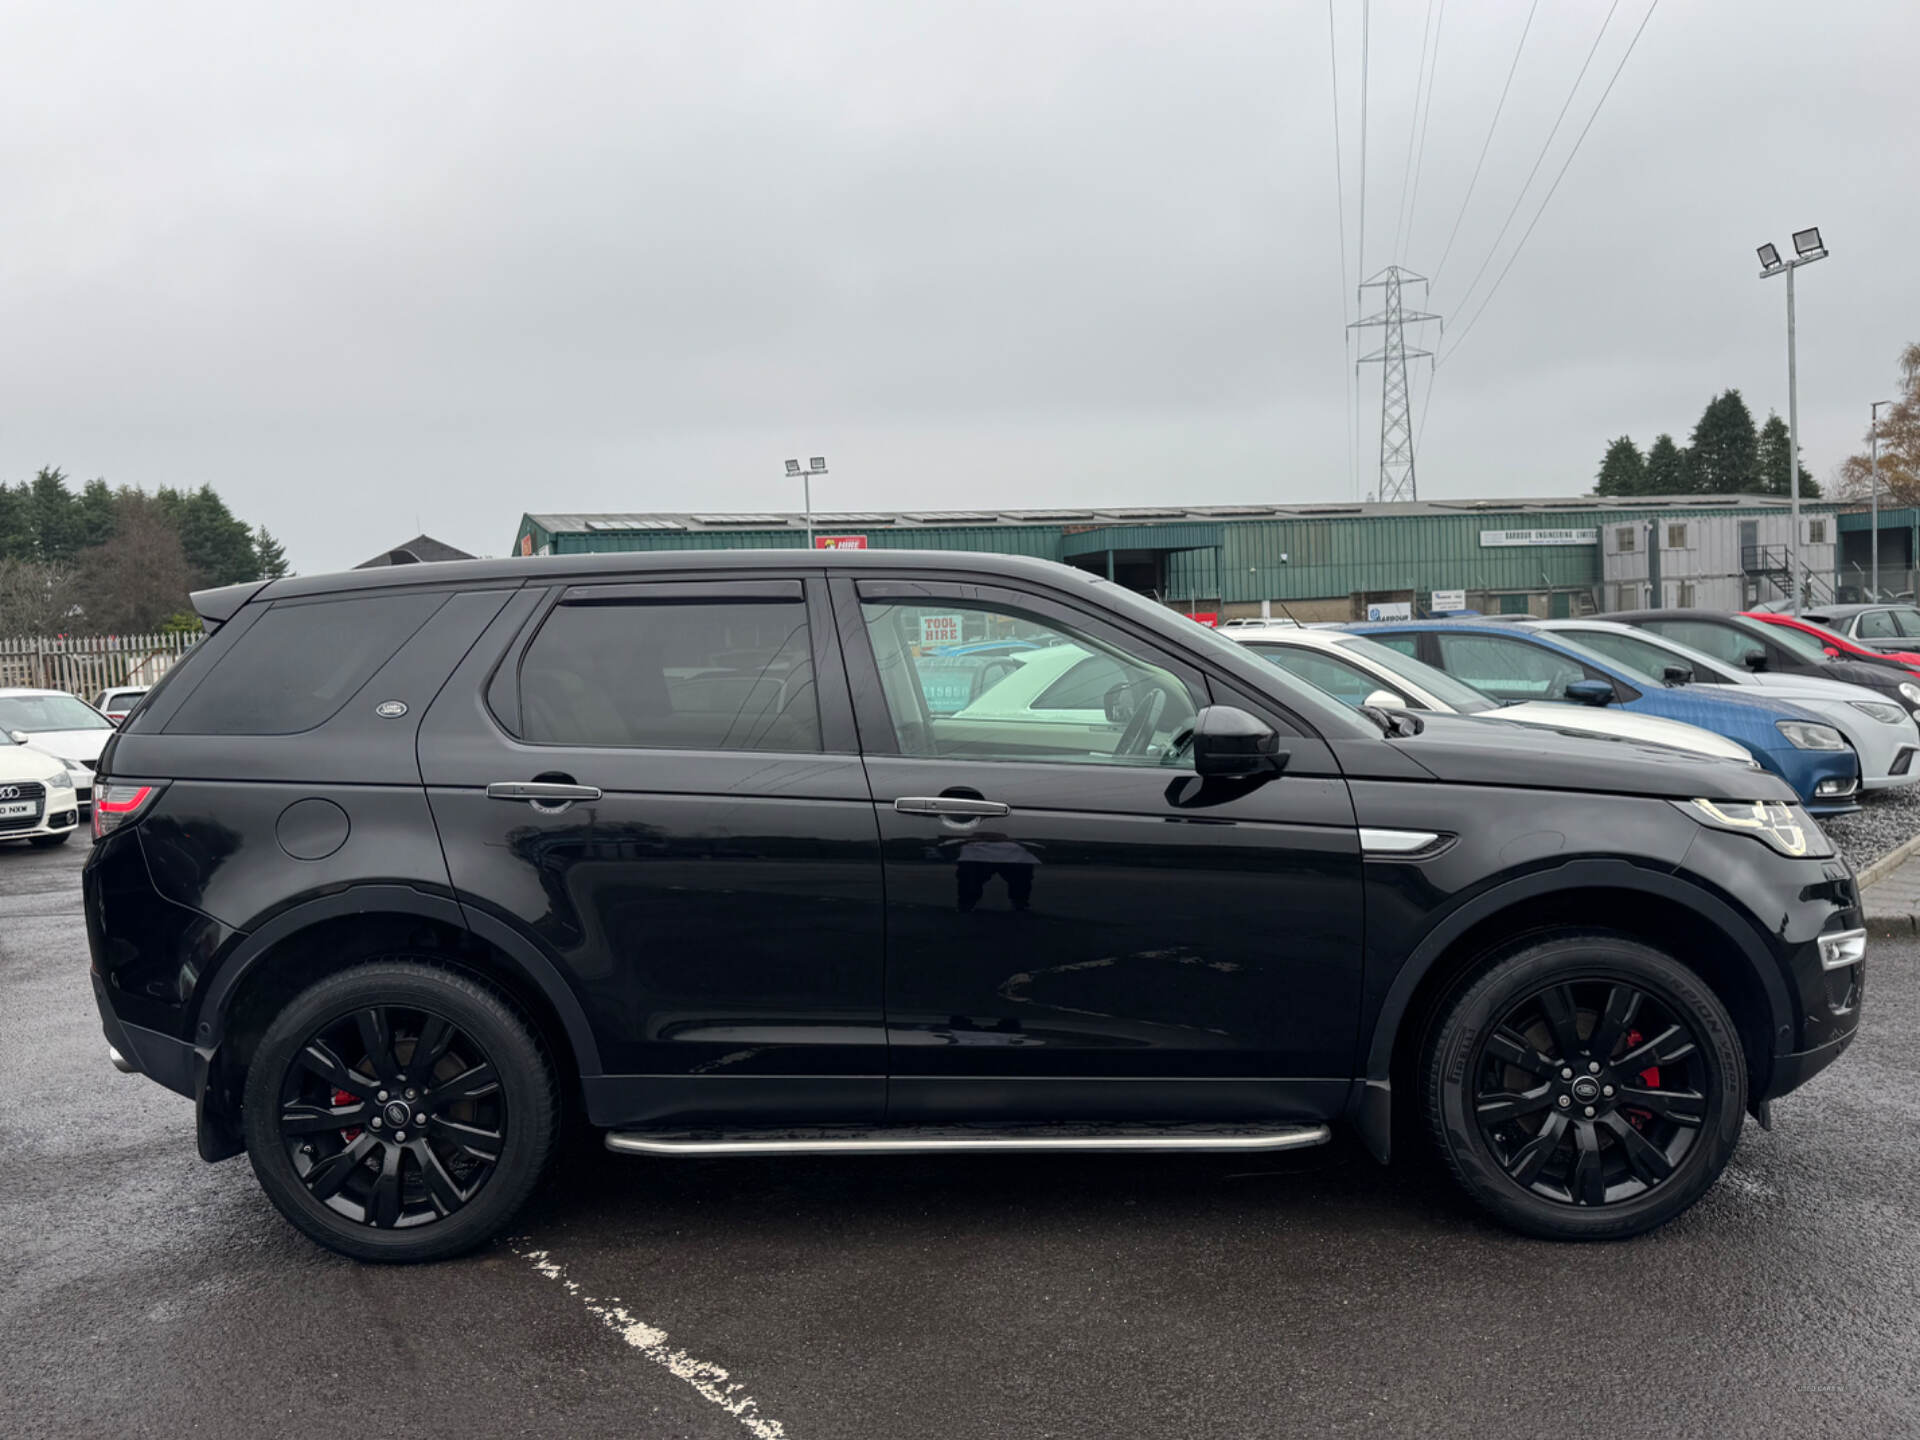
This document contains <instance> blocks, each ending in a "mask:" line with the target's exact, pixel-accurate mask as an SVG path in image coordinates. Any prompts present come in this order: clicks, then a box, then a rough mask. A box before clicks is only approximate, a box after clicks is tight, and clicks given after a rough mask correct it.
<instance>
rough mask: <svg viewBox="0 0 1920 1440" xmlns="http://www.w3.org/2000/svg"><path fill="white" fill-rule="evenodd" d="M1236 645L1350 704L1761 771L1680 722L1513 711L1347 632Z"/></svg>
mask: <svg viewBox="0 0 1920 1440" xmlns="http://www.w3.org/2000/svg"><path fill="white" fill-rule="evenodd" d="M1232 638H1233V639H1234V640H1236V641H1238V642H1240V643H1241V644H1243V645H1245V646H1246V647H1247V648H1248V649H1249V650H1252V651H1254V652H1256V653H1257V654H1260V655H1262V656H1264V657H1265V658H1266V659H1268V660H1270V661H1272V662H1273V663H1274V664H1275V665H1278V666H1279V667H1280V668H1281V669H1282V670H1285V671H1286V672H1287V673H1288V674H1290V675H1295V676H1298V677H1299V678H1300V679H1302V680H1305V681H1306V682H1307V683H1308V684H1309V685H1313V686H1316V687H1318V688H1319V689H1321V690H1324V691H1326V692H1327V693H1328V694H1329V695H1331V696H1333V697H1334V698H1335V699H1336V700H1342V701H1345V702H1346V703H1347V704H1349V705H1374V706H1379V707H1381V708H1384V709H1399V710H1406V709H1411V710H1433V711H1437V712H1439V713H1441V714H1452V715H1482V716H1486V717H1488V718H1489V719H1495V720H1515V721H1518V722H1519V723H1520V724H1522V725H1544V726H1547V727H1548V728H1549V729H1553V730H1578V731H1583V732H1585V733H1588V734H1592V735H1604V736H1608V737H1610V738H1612V739H1615V740H1639V741H1646V742H1651V743H1652V744H1656V745H1665V746H1667V747H1668V748H1670V749H1675V750H1692V751H1695V752H1697V753H1699V754H1702V755H1717V756H1719V757H1721V758H1722V759H1726V760H1738V761H1741V762H1742V763H1744V764H1747V765H1753V764H1755V763H1756V762H1755V761H1754V758H1753V756H1752V755H1751V754H1750V753H1749V752H1748V750H1747V748H1746V747H1745V746H1744V745H1741V744H1739V743H1737V742H1736V741H1733V740H1729V739H1727V737H1726V736H1724V735H1716V734H1714V733H1713V732H1712V731H1711V730H1702V729H1701V728H1700V727H1699V726H1697V725H1683V724H1681V723H1680V722H1679V721H1678V720H1662V719H1660V718H1659V717H1658V716H1654V715H1630V714H1627V713H1626V712H1624V711H1620V710H1602V709H1599V708H1597V707H1591V706H1586V705H1566V704H1561V703H1557V702H1554V701H1550V700H1523V701H1519V702H1517V703H1515V704H1511V705H1503V704H1501V703H1500V702H1499V701H1497V700H1494V699H1492V698H1491V697H1489V696H1487V695H1484V694H1482V693H1481V692H1480V691H1478V690H1476V689H1474V688H1473V687H1472V686H1471V685H1468V684H1466V683H1465V682H1464V681H1461V680H1456V679H1455V678H1454V677H1453V676H1451V675H1448V674H1447V673H1445V672H1444V671H1441V670H1436V669H1434V668H1433V667H1432V666H1431V665H1428V664H1426V663H1425V662H1423V661H1420V660H1415V659H1414V658H1413V657H1412V656H1410V655H1402V654H1401V653H1400V652H1399V651H1398V650H1394V649H1391V648H1389V647H1388V646H1385V645H1382V644H1380V643H1379V642H1377V641H1374V640H1369V639H1368V638H1367V637H1366V636H1364V635H1355V634H1353V633H1352V632H1350V631H1345V630H1296V631H1289V632H1288V633H1287V634H1285V635H1258V636H1243V635H1234V636H1233V637H1232Z"/></svg>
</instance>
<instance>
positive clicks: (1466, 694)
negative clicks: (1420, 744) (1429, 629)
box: [1340, 635, 1500, 715]
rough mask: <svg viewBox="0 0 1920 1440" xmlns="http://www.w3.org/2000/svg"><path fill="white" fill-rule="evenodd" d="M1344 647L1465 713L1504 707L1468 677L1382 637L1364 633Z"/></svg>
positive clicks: (1345, 643) (1479, 713)
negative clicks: (1457, 675) (1403, 650)
mask: <svg viewBox="0 0 1920 1440" xmlns="http://www.w3.org/2000/svg"><path fill="white" fill-rule="evenodd" d="M1340 648H1341V649H1342V650H1350V651H1352V652H1353V653H1354V654H1355V655H1363V656H1365V657H1366V658H1367V659H1369V660H1371V661H1373V663H1374V664H1376V665H1378V666H1380V668H1381V669H1383V670H1390V671H1392V672H1393V673H1394V674H1395V675H1400V676H1404V677H1405V678H1406V679H1408V680H1410V681H1412V682H1413V683H1414V684H1415V685H1418V686H1419V687H1420V688H1421V689H1422V690H1424V691H1426V692H1427V693H1428V694H1429V695H1431V696H1433V698H1434V699H1436V700H1438V701H1439V702H1440V703H1441V704H1442V705H1445V706H1446V707H1447V708H1448V709H1449V710H1455V711H1458V712H1459V713H1460V714H1462V715H1481V714H1484V713H1486V712H1487V711H1489V710H1497V709H1499V708H1500V702H1499V701H1498V700H1495V699H1494V698H1493V697H1492V696H1490V695H1488V694H1487V693H1486V692H1485V691H1484V690H1476V689H1474V688H1473V686H1471V685H1469V684H1467V682H1466V681H1464V680H1459V679H1456V678H1455V677H1453V676H1452V675H1449V674H1447V672H1446V671H1444V670H1436V669H1434V668H1433V666H1431V665H1429V664H1427V662H1426V661H1424V660H1416V659H1414V658H1413V657H1412V656H1411V655H1402V654H1401V653H1400V652H1399V651H1398V650H1395V649H1393V648H1392V647H1391V646H1388V645H1382V644H1381V643H1380V642H1379V641H1378V640H1369V639H1367V638H1366V637H1365V636H1364V635H1356V636H1354V637H1353V638H1352V639H1351V640H1343V641H1341V643H1340Z"/></svg>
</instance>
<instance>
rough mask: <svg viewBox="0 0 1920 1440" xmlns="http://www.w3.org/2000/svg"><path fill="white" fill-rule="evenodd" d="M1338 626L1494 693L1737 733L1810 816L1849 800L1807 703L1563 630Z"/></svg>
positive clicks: (1852, 781)
mask: <svg viewBox="0 0 1920 1440" xmlns="http://www.w3.org/2000/svg"><path fill="white" fill-rule="evenodd" d="M1341 628H1343V629H1347V630H1352V631H1355V632H1357V633H1359V634H1363V635H1366V636H1367V637H1368V638H1369V639H1372V640H1377V641H1379V642H1380V643H1381V644H1382V645H1388V646H1391V647H1392V648H1394V649H1396V650H1398V651H1400V652H1401V653H1402V654H1406V655H1411V656H1413V657H1414V658H1415V659H1418V660H1424V661H1425V662H1426V663H1427V664H1429V665H1432V666H1434V667H1436V668H1438V669H1441V670H1444V671H1446V672H1447V673H1448V674H1449V675H1452V676H1454V677H1455V678H1457V679H1460V680H1464V681H1466V683H1467V684H1469V685H1471V686H1473V687H1474V689H1476V690H1480V691H1483V692H1485V693H1486V694H1488V695H1491V696H1492V697H1493V698H1494V699H1496V700H1502V701H1516V700H1564V701H1568V702H1570V703H1574V704H1584V705H1618V706H1620V707H1621V708H1622V709H1623V710H1631V711H1634V712H1636V713H1639V714H1643V715H1658V716H1659V717H1661V718H1662V719H1664V720H1679V721H1681V722H1683V723H1684V724H1688V725H1698V726H1699V727H1700V728H1701V729H1703V730H1711V731H1713V732H1714V733H1715V734H1716V735H1724V736H1726V737H1727V738H1728V739H1729V740H1735V741H1738V742H1739V743H1740V744H1742V745H1744V746H1746V748H1747V749H1748V750H1749V751H1750V752H1751V753H1752V755H1753V758H1754V759H1755V760H1757V761H1759V762H1760V764H1761V765H1763V766H1765V767H1766V768H1767V769H1769V770H1771V771H1772V772H1773V773H1774V774H1776V775H1778V776H1779V777H1780V778H1781V779H1783V780H1785V781H1786V782H1787V783H1788V784H1789V785H1791V786H1792V787H1793V788H1794V789H1795V790H1796V791H1798V792H1799V795H1800V798H1801V799H1802V800H1804V801H1806V804H1807V809H1808V810H1810V811H1812V812H1813V813H1814V814H1816V815H1835V814H1842V813H1844V812H1846V811H1849V810H1853V809H1855V808H1857V806H1856V800H1855V797H1856V796H1857V795H1858V794H1859V790H1860V762H1859V759H1858V758H1857V757H1856V756H1855V755H1854V753H1853V748H1852V747H1851V746H1850V745H1848V744H1847V740H1846V737H1845V736H1844V735H1842V734H1841V733H1840V732H1839V731H1838V730H1836V729H1835V728H1834V727H1833V726H1831V725H1829V724H1827V723H1826V722H1825V721H1823V720H1822V719H1821V718H1820V717H1819V716H1817V715H1815V714H1813V713H1812V712H1811V711H1808V710H1804V709H1801V708H1800V707H1799V706H1797V705H1792V704H1789V703H1787V702H1786V701H1782V700H1770V699H1765V698H1763V692H1762V694H1752V695H1750V694H1747V693H1740V694H1729V693H1727V691H1728V689H1729V687H1727V686H1721V685H1688V684H1685V683H1684V679H1683V677H1681V676H1679V675H1675V676H1673V677H1671V678H1669V677H1665V676H1654V675H1648V674H1646V673H1645V672H1643V671H1640V670H1636V669H1633V668H1632V667H1630V666H1627V665H1623V664H1622V663H1621V662H1619V661H1618V660H1614V659H1612V658H1610V657H1608V656H1605V655H1602V654H1601V653H1600V652H1599V651H1597V650H1589V649H1588V648H1587V647H1586V646H1584V645H1581V644H1580V643H1578V642H1577V641H1575V640H1573V639H1571V638H1570V637H1568V636H1565V635H1562V634H1559V633H1555V632H1551V631H1547V632H1542V631H1535V630H1525V629H1522V628H1520V627H1519V626H1516V625H1510V624H1502V623H1500V622H1499V621H1488V620H1407V621H1382V622H1380V623H1378V624H1371V625H1346V626H1342V627H1341Z"/></svg>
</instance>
